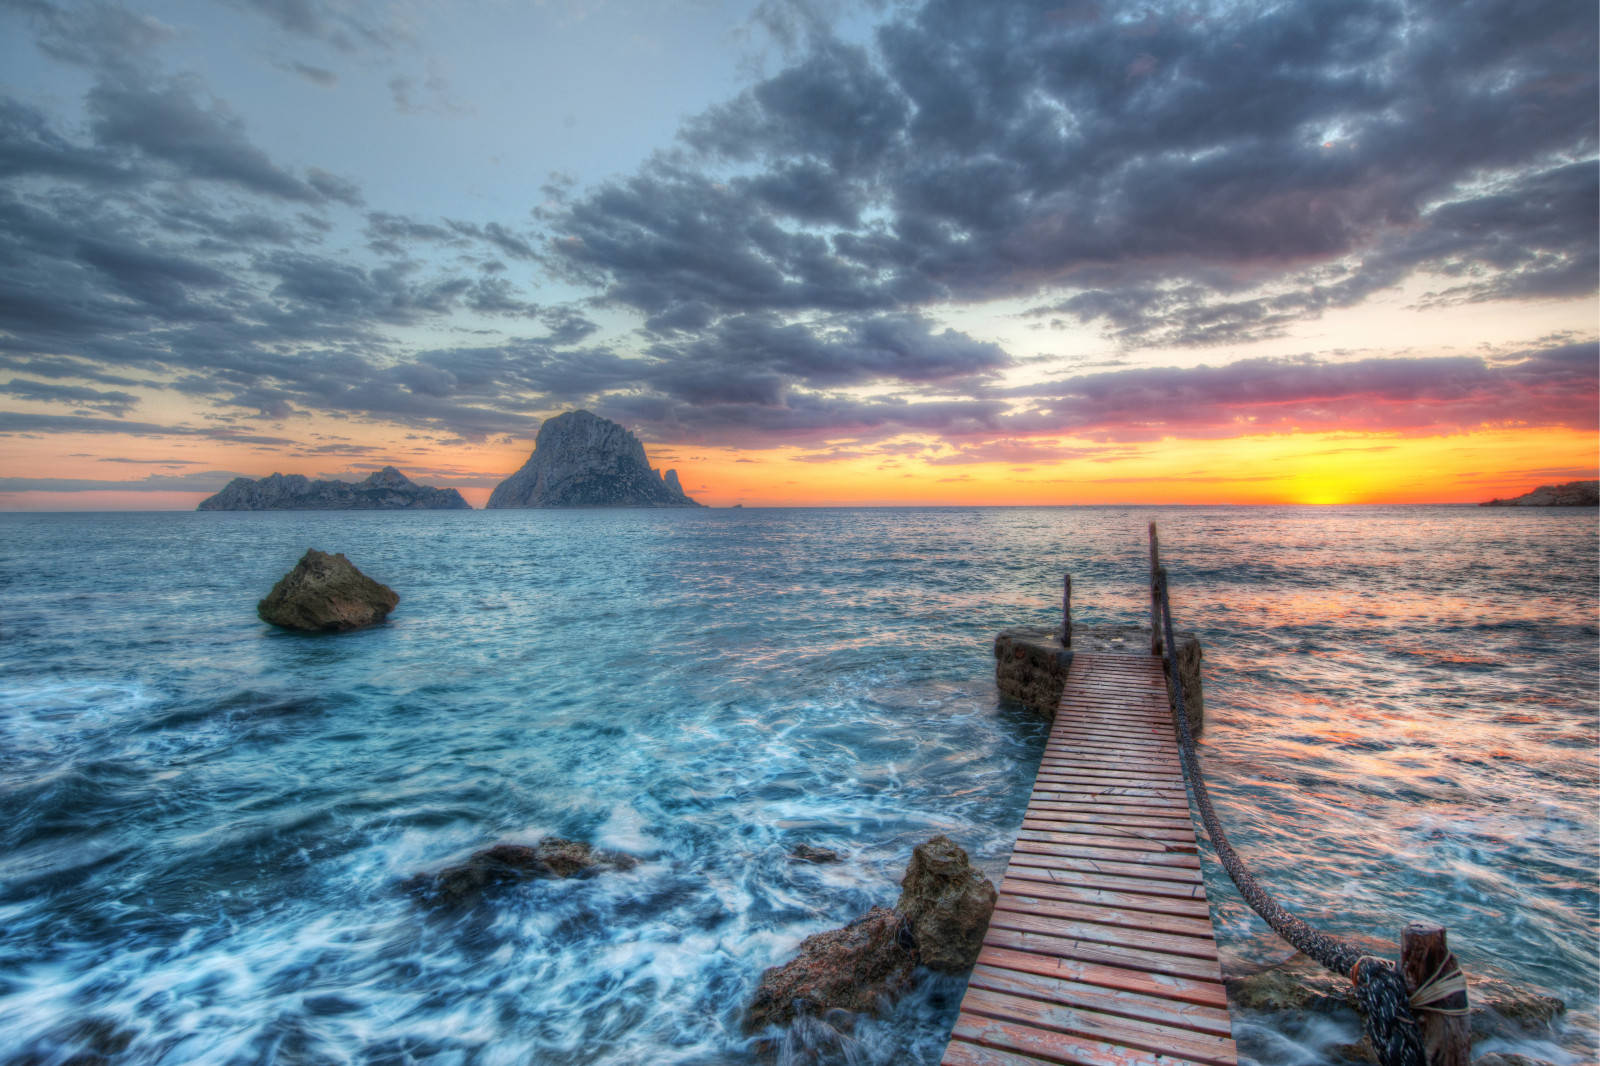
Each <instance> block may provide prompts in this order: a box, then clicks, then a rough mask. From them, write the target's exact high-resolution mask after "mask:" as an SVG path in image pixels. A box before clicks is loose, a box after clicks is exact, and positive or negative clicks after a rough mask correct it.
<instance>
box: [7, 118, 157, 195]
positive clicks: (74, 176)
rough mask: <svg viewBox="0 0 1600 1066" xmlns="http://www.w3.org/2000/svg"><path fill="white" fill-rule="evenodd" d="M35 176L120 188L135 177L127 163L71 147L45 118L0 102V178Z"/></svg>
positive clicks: (100, 152) (104, 153) (94, 150)
mask: <svg viewBox="0 0 1600 1066" xmlns="http://www.w3.org/2000/svg"><path fill="white" fill-rule="evenodd" d="M24 175H36V176H40V177H49V178H65V179H71V180H78V181H90V182H95V183H103V184H107V185H120V184H123V183H125V182H128V181H132V180H134V179H135V178H137V177H138V173H137V171H136V170H135V169H134V168H133V167H131V166H130V165H129V163H128V161H127V160H126V159H123V158H121V157H119V156H118V155H117V154H116V153H113V152H108V151H106V150H104V149H101V148H96V147H94V146H90V145H78V144H73V143H72V142H71V141H69V140H67V139H66V138H65V137H63V136H61V135H60V134H59V133H57V132H56V131H55V130H54V129H52V128H51V127H50V123H49V121H48V120H47V119H46V118H45V116H44V114H43V113H42V112H40V111H39V110H37V109H36V108H33V107H30V106H29V105H27V104H25V103H22V102H21V101H18V100H13V99H9V98H0V176H3V177H8V178H9V177H21V176H24Z"/></svg>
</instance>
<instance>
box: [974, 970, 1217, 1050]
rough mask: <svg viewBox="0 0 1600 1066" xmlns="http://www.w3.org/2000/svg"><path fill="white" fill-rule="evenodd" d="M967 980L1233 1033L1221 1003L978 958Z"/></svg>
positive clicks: (1031, 995)
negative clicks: (1075, 978) (1133, 989)
mask: <svg viewBox="0 0 1600 1066" xmlns="http://www.w3.org/2000/svg"><path fill="white" fill-rule="evenodd" d="M969 984H970V985H973V986H976V987H978V988H982V989H985V990H987V991H990V992H1009V993H1011V994H1012V995H1017V996H1027V997H1029V998H1031V999H1038V1000H1043V1001H1045V1002H1047V1003H1063V1004H1066V1005H1067V1006H1070V1007H1082V1008H1084V1009H1085V1010H1093V1011H1099V1012H1100V1013H1102V1014H1120V1015H1122V1016H1123V1017H1127V1018H1137V1019H1140V1020H1141V1021H1147V1022H1156V1023H1158V1024H1160V1025H1171V1026H1175V1027H1177V1028H1180V1029H1188V1030H1190V1031H1192V1032H1197V1033H1210V1034H1211V1035H1213V1036H1222V1037H1227V1036H1232V1035H1233V1022H1232V1019H1231V1018H1230V1017H1229V1015H1228V1011H1227V1009H1226V1008H1225V1007H1211V1006H1201V1005H1199V1004H1195V1003H1185V1002H1183V1001H1181V1000H1175V999H1169V998H1167V997H1166V996H1164V995H1147V994H1143V993H1138V992H1130V991H1126V990H1121V989H1116V988H1107V987H1105V986H1104V985H1097V984H1090V983H1088V982H1085V981H1072V980H1067V979H1065V978H1061V977H1051V976H1045V975H1041V974H1035V973H1030V972H1028V971H1027V970H1012V969H1008V968H1006V967H1004V966H995V965H993V964H989V963H982V962H980V963H979V964H978V965H977V966H975V967H973V969H972V977H971V979H970V981H969Z"/></svg>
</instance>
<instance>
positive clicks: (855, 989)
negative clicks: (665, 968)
mask: <svg viewBox="0 0 1600 1066" xmlns="http://www.w3.org/2000/svg"><path fill="white" fill-rule="evenodd" d="M900 885H901V893H900V901H899V902H898V903H897V904H895V906H894V909H893V910H890V909H889V908H888V907H874V908H872V909H871V910H870V911H868V912H867V913H866V914H864V915H862V916H861V917H860V918H857V919H856V920H855V921H853V922H851V923H850V924H849V925H847V926H845V927H844V928H843V929H831V930H829V931H828V932H826V933H817V934H816V935H814V936H809V937H806V939H805V940H804V941H802V942H801V944H800V949H799V953H798V954H797V955H796V956H795V957H794V958H793V959H790V960H789V961H788V962H786V963H784V964H783V965H782V966H774V967H772V968H771V969H769V970H767V971H766V972H765V973H763V974H762V975H761V984H760V985H759V986H758V987H757V988H756V994H755V997H754V999H752V1000H751V1003H750V1006H749V1008H748V1009H747V1011H746V1012H745V1019H744V1024H745V1030H746V1031H747V1032H754V1031H755V1030H757V1029H761V1028H763V1027H765V1026H768V1025H787V1024H788V1023H789V1022H791V1021H793V1020H794V1019H795V1018H796V1017H797V1016H798V1015H800V1014H804V1015H806V1016H807V1017H812V1018H821V1017H823V1016H824V1015H829V1014H831V1013H832V1012H838V1011H851V1012H861V1011H872V1010H876V1009H877V1008H878V1006H879V1005H880V1004H882V1003H884V1002H886V1001H887V1000H889V999H893V998H894V997H895V996H896V995H898V994H899V993H900V992H902V991H904V990H905V989H906V988H907V987H908V986H909V985H910V984H911V975H912V971H913V970H914V969H915V967H916V966H917V964H919V963H920V964H922V965H924V966H927V967H928V968H929V969H932V970H938V971H940V972H942V973H963V972H965V971H967V970H970V969H971V968H972V964H973V963H974V962H976V961H977V958H978V949H979V947H980V946H981V945H982V943H983V934H984V932H985V931H986V930H987V929H988V928H989V915H990V914H991V913H992V912H993V911H994V903H995V889H994V885H993V884H991V883H990V882H989V879H988V878H986V877H984V876H983V875H982V874H981V873H979V872H978V871H977V870H975V869H973V868H972V864H971V863H970V862H969V861H968V860H967V853H966V852H964V851H962V850H961V848H960V847H958V846H957V845H956V844H954V843H953V842H952V841H951V840H950V839H949V838H948V837H946V836H943V835H941V836H936V837H934V838H933V839H932V840H929V841H928V842H927V843H925V844H921V845H919V846H918V847H917V848H915V849H914V850H913V851H912V853H911V862H910V864H909V865H908V866H907V867H906V874H905V877H904V878H902V879H901V882H900Z"/></svg>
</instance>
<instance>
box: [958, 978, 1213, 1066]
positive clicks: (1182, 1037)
mask: <svg viewBox="0 0 1600 1066" xmlns="http://www.w3.org/2000/svg"><path fill="white" fill-rule="evenodd" d="M962 1011H963V1013H969V1012H970V1013H972V1014H981V1015H984V1016H986V1017H990V1018H997V1019H1004V1020H1006V1021H1011V1022H1021V1023H1023V1024H1025V1025H1030V1026H1033V1027H1034V1028H1038V1029H1044V1030H1049V1031H1052V1032H1058V1033H1065V1034H1068V1035H1071V1036H1075V1037H1088V1038H1090V1039H1094V1040H1103V1041H1105V1042H1107V1043H1110V1044H1114V1045H1118V1046H1122V1047H1127V1048H1133V1049H1137V1050H1139V1051H1149V1052H1154V1053H1156V1054H1166V1055H1175V1056H1177V1057H1178V1058H1180V1059H1187V1060H1188V1061H1190V1062H1203V1063H1206V1064H1208V1066H1222V1064H1229V1066H1231V1064H1232V1063H1233V1062H1234V1059H1235V1053H1234V1050H1233V1038H1232V1037H1231V1036H1218V1035H1217V1034H1215V1033H1197V1032H1195V1031H1194V1030H1192V1029H1185V1028H1182V1027H1181V1026H1175V1025H1162V1024H1161V1023H1159V1022H1149V1021H1143V1020H1140V1019H1136V1018H1128V1017H1124V1016H1122V1015H1115V1014H1103V1013H1101V1012H1099V1011H1092V1010H1085V1009H1082V1008H1079V1007H1074V1006H1071V1005H1068V1004H1063V1003H1047V1002H1043V1001H1040V1000H1037V999H1029V998H1027V997H1025V996H1018V995H1012V994H1010V993H1007V992H996V991H991V990H990V989H987V988H975V989H973V990H972V991H971V992H970V993H969V994H968V996H967V999H966V1000H965V1001H964V1002H963V1004H962Z"/></svg>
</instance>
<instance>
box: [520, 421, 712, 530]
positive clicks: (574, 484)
mask: <svg viewBox="0 0 1600 1066" xmlns="http://www.w3.org/2000/svg"><path fill="white" fill-rule="evenodd" d="M488 506H489V507H492V508H503V507H699V506H700V504H699V503H696V502H695V501H694V500H691V499H690V498H689V497H688V496H686V495H684V492H683V488H682V486H680V485H679V484H678V474H677V472H676V471H674V470H668V471H667V472H666V474H665V475H662V474H658V473H657V472H656V471H655V470H652V469H651V467H650V463H649V461H648V460H646V459H645V455H644V445H642V444H640V443H639V439H638V438H637V437H635V436H634V435H633V434H632V433H629V432H628V431H627V430H625V429H623V428H622V427H621V426H619V425H617V424H616V423H615V422H612V421H611V420H610V419H606V418H601V417H600V416H599V415H595V414H591V413H589V412H588V411H568V412H567V413H566V414H563V415H557V416H556V417H555V418H551V419H546V420H545V423H544V424H543V425H542V426H540V427H539V436H538V437H537V438H536V439H535V441H534V447H533V454H532V455H530V456H529V457H528V461H527V462H526V463H524V464H523V465H522V469H520V470H518V471H517V472H516V473H514V474H512V475H511V476H510V477H508V478H506V479H505V480H504V481H502V482H500V484H499V485H497V486H496V487H495V490H494V492H493V493H492V494H490V496H489V503H488Z"/></svg>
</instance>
